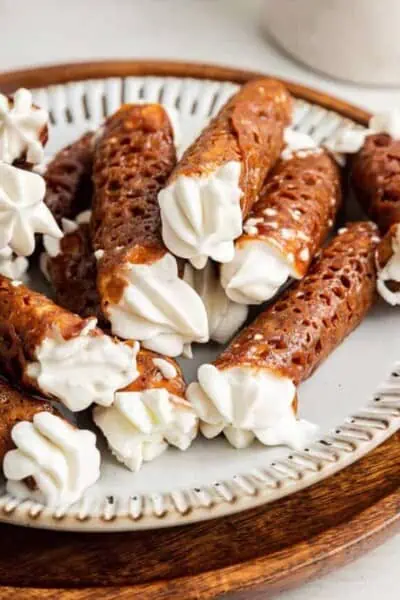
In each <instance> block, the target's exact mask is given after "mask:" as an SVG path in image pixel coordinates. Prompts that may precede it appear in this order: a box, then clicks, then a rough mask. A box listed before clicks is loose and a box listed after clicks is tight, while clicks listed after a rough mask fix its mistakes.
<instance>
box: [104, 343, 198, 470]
mask: <svg viewBox="0 0 400 600" xmlns="http://www.w3.org/2000/svg"><path fill="white" fill-rule="evenodd" d="M137 368H138V371H139V377H138V378H137V379H136V380H135V381H134V382H133V383H132V384H131V385H129V386H128V387H126V388H125V389H124V390H121V391H119V392H117V393H116V395H115V402H114V404H113V405H112V406H110V407H108V408H104V407H100V406H96V407H95V408H94V409H93V419H94V421H95V423H96V424H97V426H98V427H99V428H100V429H101V431H102V432H103V434H104V435H105V437H106V439H107V442H108V445H109V447H110V450H111V451H112V453H113V454H114V455H115V457H116V458H117V460H119V461H120V462H122V463H123V464H125V466H126V467H128V469H130V470H132V471H138V470H139V469H140V467H141V466H142V464H143V462H148V461H151V460H153V459H155V458H157V457H158V456H159V455H160V454H161V453H162V452H164V451H165V450H166V449H167V447H168V446H175V447H176V448H179V449H180V450H187V449H188V448H189V446H190V445H191V443H192V441H193V440H194V438H195V437H196V435H197V432H198V417H197V415H196V414H195V412H194V410H193V408H192V407H191V405H190V403H189V402H188V401H187V400H185V391H186V385H185V382H184V380H183V376H182V372H181V370H180V368H179V366H178V364H177V363H176V362H175V361H174V360H173V359H171V358H165V357H163V358H161V357H160V356H159V355H157V354H155V353H153V352H150V351H149V350H143V349H142V350H141V351H140V352H139V354H138V357H137Z"/></svg>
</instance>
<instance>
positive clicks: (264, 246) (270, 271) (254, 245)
mask: <svg viewBox="0 0 400 600" xmlns="http://www.w3.org/2000/svg"><path fill="white" fill-rule="evenodd" d="M291 276H292V277H295V276H296V274H295V272H294V269H293V264H291V263H290V262H289V260H288V259H287V257H285V256H284V255H283V254H282V253H281V252H279V250H278V249H277V248H275V247H273V246H272V244H270V243H268V240H246V241H245V242H244V243H242V244H238V245H237V247H236V250H235V256H234V258H233V260H232V261H231V262H230V263H227V264H225V265H222V267H221V284H222V287H223V288H224V289H225V292H226V294H227V296H228V297H229V298H230V299H231V300H233V301H234V302H238V303H240V304H261V303H262V302H265V301H267V300H270V299H271V298H273V297H274V296H275V295H276V294H277V292H278V291H279V289H280V287H281V286H282V285H283V284H284V283H285V282H286V281H287V280H288V278H289V277H291Z"/></svg>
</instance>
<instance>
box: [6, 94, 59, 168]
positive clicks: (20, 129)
mask: <svg viewBox="0 0 400 600" xmlns="http://www.w3.org/2000/svg"><path fill="white" fill-rule="evenodd" d="M47 122H48V113H47V112H46V111H45V110H43V109H41V108H37V107H35V106H33V102H32V94H31V92H29V91H28V90H26V89H24V88H21V89H19V90H18V91H17V92H16V93H15V94H14V98H13V101H12V102H10V101H9V99H8V98H7V96H3V95H2V94H0V161H2V162H5V163H8V164H12V163H13V162H14V160H16V159H19V158H22V157H23V156H24V155H25V154H26V160H27V161H28V162H29V163H32V164H38V163H41V162H42V161H43V159H44V151H43V145H42V143H41V141H40V134H41V131H42V130H43V128H44V127H45V126H46V125H47Z"/></svg>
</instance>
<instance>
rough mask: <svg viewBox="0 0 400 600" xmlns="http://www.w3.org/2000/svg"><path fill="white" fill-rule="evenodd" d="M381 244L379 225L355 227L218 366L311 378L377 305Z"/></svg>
mask: <svg viewBox="0 0 400 600" xmlns="http://www.w3.org/2000/svg"><path fill="white" fill-rule="evenodd" d="M378 241H379V238H377V229H376V227H375V225H374V224H373V223H368V222H362V223H361V222H360V223H351V224H349V225H348V228H347V230H346V231H345V232H343V233H342V234H340V235H337V236H336V237H335V238H334V239H333V240H332V242H331V243H330V244H329V245H328V246H327V247H326V248H325V249H324V250H323V251H322V253H321V256H320V257H319V258H318V259H316V260H315V261H314V263H313V265H312V266H311V269H310V271H309V273H308V274H307V275H306V277H305V278H304V279H303V280H302V281H300V282H299V283H298V284H296V285H295V286H293V287H292V288H290V289H289V290H288V291H287V292H286V293H284V294H283V295H282V297H281V298H280V299H279V300H278V301H277V302H276V303H275V304H273V305H271V306H270V307H268V308H267V309H266V310H265V311H264V312H263V313H261V315H260V316H259V317H258V318H257V319H256V320H255V321H254V322H253V323H252V324H251V325H250V326H249V327H247V328H246V329H244V330H243V331H242V332H241V333H240V334H239V335H238V336H237V337H236V338H234V340H233V341H232V342H231V344H230V345H229V346H228V348H227V349H226V350H225V351H224V352H223V353H222V354H221V355H220V356H219V358H218V359H217V360H216V361H215V365H216V366H217V367H218V368H219V369H228V368H232V367H236V366H249V367H253V368H254V367H256V368H259V369H268V370H269V371H272V372H275V373H277V374H281V375H283V376H285V377H288V378H290V379H291V380H292V381H293V382H294V383H295V385H297V384H298V383H300V382H301V381H304V380H305V379H307V377H309V375H310V374H311V373H312V372H313V371H314V369H315V368H316V367H317V366H318V365H319V363H320V362H321V361H323V360H324V359H325V358H326V357H327V356H328V355H329V354H330V353H331V352H332V351H333V350H334V349H335V348H336V346H338V345H339V344H340V343H341V342H342V341H343V339H344V338H345V337H346V336H347V335H348V334H349V333H351V331H352V330H353V329H354V328H355V327H357V325H358V324H359V323H360V322H361V321H362V320H363V318H364V317H365V316H366V314H367V312H368V310H369V309H370V308H371V306H372V305H373V303H374V300H375V297H376V292H375V279H376V270H375V260H374V254H375V250H376V246H377V243H378ZM260 335H261V336H262V338H261V339H260V340H259V339H258V337H259V336H260Z"/></svg>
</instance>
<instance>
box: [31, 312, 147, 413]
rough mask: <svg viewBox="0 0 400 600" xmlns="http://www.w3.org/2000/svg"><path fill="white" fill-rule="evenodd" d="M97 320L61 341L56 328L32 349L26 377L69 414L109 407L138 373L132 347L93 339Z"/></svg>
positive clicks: (98, 337)
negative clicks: (89, 408)
mask: <svg viewBox="0 0 400 600" xmlns="http://www.w3.org/2000/svg"><path fill="white" fill-rule="evenodd" d="M96 324H97V319H90V320H89V322H88V324H87V326H86V327H85V328H84V329H82V331H81V332H80V334H79V335H78V336H76V337H74V338H71V339H69V340H64V338H63V337H62V335H61V333H60V331H59V330H58V328H56V327H54V328H53V330H52V333H51V335H49V336H48V337H45V338H44V340H43V341H42V343H41V344H40V346H39V347H38V348H36V352H35V354H36V359H37V362H33V363H29V364H28V367H27V375H28V376H29V377H30V378H32V379H33V380H35V381H36V383H37V385H38V387H39V389H41V390H42V391H43V392H44V393H46V394H50V395H52V396H54V397H55V398H58V400H60V401H61V402H62V403H63V404H64V405H65V406H66V407H67V408H69V409H70V410H72V411H80V410H84V409H85V408H87V407H88V406H90V405H91V404H92V403H96V404H100V405H102V406H110V404H112V403H113V401H114V394H115V392H116V391H117V390H119V389H121V388H124V387H126V386H127V385H129V384H130V383H131V382H132V381H134V380H135V379H136V378H137V376H138V372H137V369H136V355H137V353H138V351H139V344H135V345H134V346H133V347H131V346H129V345H127V344H124V343H122V342H118V341H116V340H114V339H112V338H111V337H109V336H108V335H105V334H103V335H93V333H94V331H93V330H94V329H95V327H96Z"/></svg>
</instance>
